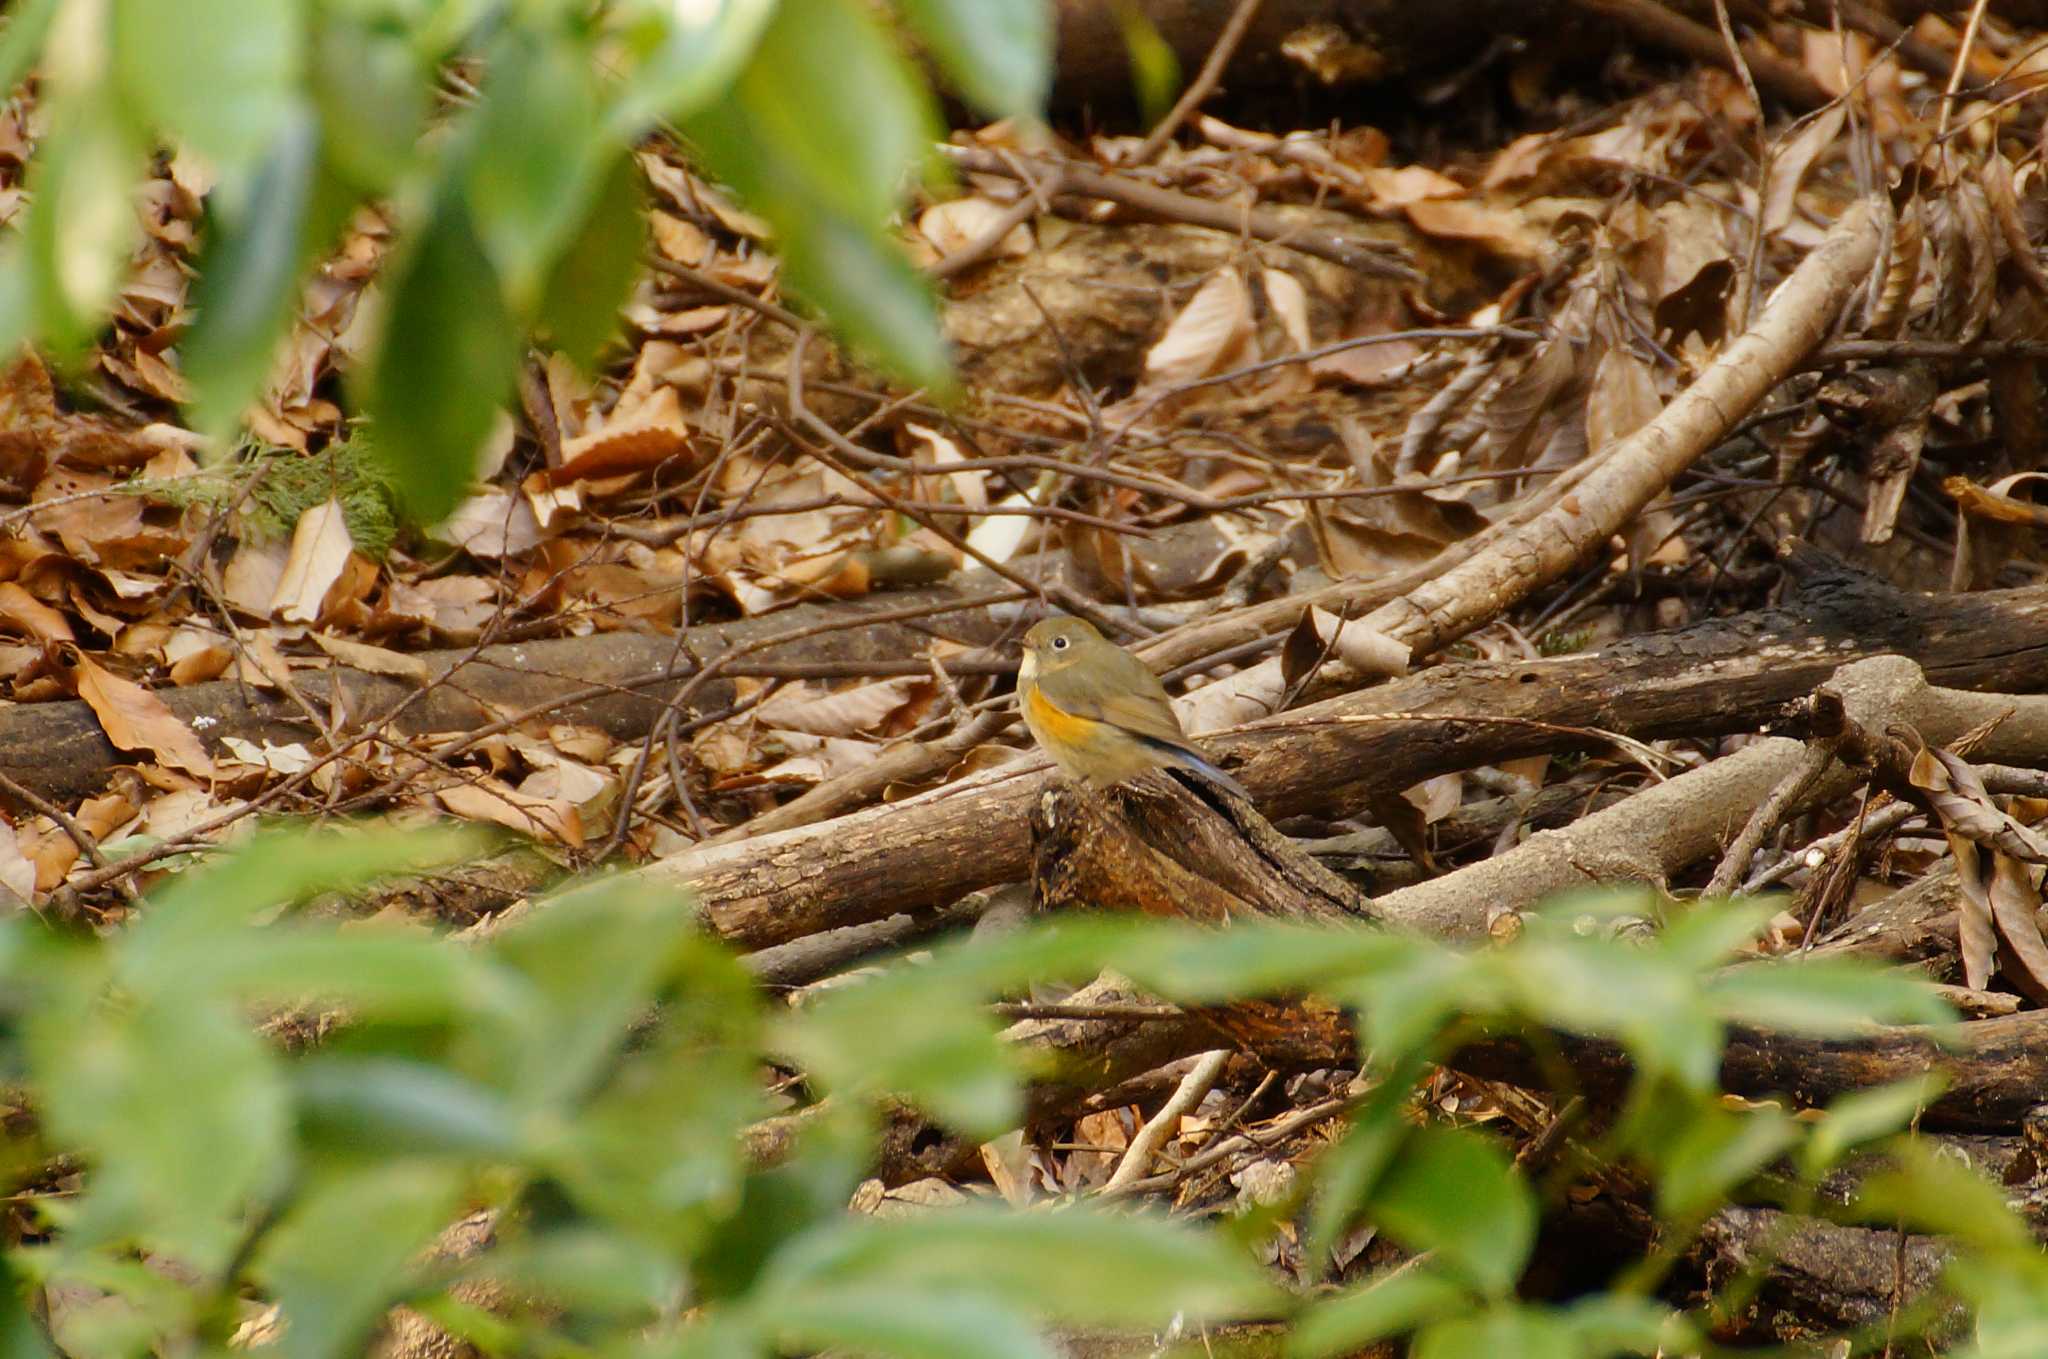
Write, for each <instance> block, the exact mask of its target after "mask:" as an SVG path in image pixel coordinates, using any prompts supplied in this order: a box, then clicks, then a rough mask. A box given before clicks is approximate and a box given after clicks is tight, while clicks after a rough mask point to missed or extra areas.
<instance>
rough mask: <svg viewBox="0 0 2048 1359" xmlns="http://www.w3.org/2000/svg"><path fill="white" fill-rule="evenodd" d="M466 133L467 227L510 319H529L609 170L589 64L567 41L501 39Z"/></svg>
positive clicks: (531, 34) (511, 32)
mask: <svg viewBox="0 0 2048 1359" xmlns="http://www.w3.org/2000/svg"><path fill="white" fill-rule="evenodd" d="M489 66H490V70H489V74H488V75H487V77H486V78H485V81H484V97H483V103H482V105H481V107H479V108H478V109H477V111H476V114H475V116H474V118H473V119H472V120H471V122H470V124H469V126H468V127H467V129H466V130H465V131H466V135H467V137H468V155H467V157H466V170H465V191H466V192H467V194H468V195H469V208H470V216H471V219H472V220H473V221H474V222H475V223H476V226H477V233H478V235H479V236H480V237H481V239H482V240H483V244H484V249H485V250H486V251H487V252H488V253H489V254H490V257H491V261H492V263H493V264H495V265H496V266H497V271H498V277H499V279H500V280H501V281H502V283H503V286H504V290H505V297H506V299H507V301H508V302H509V303H510V305H511V307H512V309H513V310H514V311H515V312H518V313H521V314H527V313H530V312H531V311H532V310H533V308H534V307H535V306H536V305H537V304H538V302H539V300H540V294H541V290H542V288H543V287H544V286H545V284H546V281H547V275H548V272H549V270H550V268H551V267H552V266H553V265H554V262H555V259H556V256H557V255H558V253H559V252H560V250H561V248H562V245H563V244H564V242H566V241H567V240H568V239H569V236H570V234H571V233H572V232H573V231H575V230H576V228H577V227H578V226H579V225H580V224H581V223H582V222H583V221H584V219H585V218H586V216H587V215H588V209H589V202H590V196H591V194H592V191H593V190H595V189H596V188H597V187H598V180H597V177H596V173H595V172H597V171H600V170H602V169H604V168H606V166H605V164H604V162H603V161H601V159H600V156H599V152H600V150H601V149H602V148H600V146H599V143H598V102H597V84H596V75H595V72H594V71H593V69H592V56H591V54H590V52H589V51H588V50H586V48H585V47H584V45H583V44H582V43H581V42H579V41H575V40H573V39H572V37H571V36H570V35H569V34H566V33H557V32H536V31H533V30H531V29H528V28H512V29H508V30H507V31H506V32H505V34H504V35H503V36H502V37H501V38H500V40H499V41H498V42H497V43H496V44H495V45H494V47H493V48H492V52H491V58H490V63H489Z"/></svg>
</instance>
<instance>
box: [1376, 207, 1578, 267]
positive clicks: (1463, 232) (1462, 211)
mask: <svg viewBox="0 0 2048 1359" xmlns="http://www.w3.org/2000/svg"><path fill="white" fill-rule="evenodd" d="M1401 211H1402V212H1403V213H1404V214H1405V215H1406V216H1407V218H1408V220H1409V222H1410V223H1412V224H1413V225H1414V227H1415V229H1416V230H1417V231H1420V232H1422V233H1423V234H1424V235H1426V236H1442V237H1446V238H1448V239H1451V240H1460V241H1476V242H1478V243H1479V244H1481V245H1484V246H1487V247H1489V248H1491V249H1493V250H1496V251H1498V252H1499V253H1501V254H1503V255H1507V256H1509V257H1511V258H1514V259H1522V260H1535V259H1541V258H1542V256H1543V248H1544V238H1543V235H1542V233H1540V232H1537V231H1535V230H1532V229H1531V228H1530V226H1529V224H1528V223H1527V222H1526V221H1524V220H1523V219H1522V218H1521V217H1520V216H1519V215H1517V214H1515V213H1513V212H1509V211H1508V210H1506V209H1505V208H1496V207H1493V206H1491V205H1490V204H1486V203H1475V202H1473V201H1471V200H1470V199H1463V198H1459V199H1439V198H1431V199H1424V200H1423V201H1421V202H1418V203H1410V204H1408V205H1407V206H1406V207H1404V208H1403V209H1402V210H1401Z"/></svg>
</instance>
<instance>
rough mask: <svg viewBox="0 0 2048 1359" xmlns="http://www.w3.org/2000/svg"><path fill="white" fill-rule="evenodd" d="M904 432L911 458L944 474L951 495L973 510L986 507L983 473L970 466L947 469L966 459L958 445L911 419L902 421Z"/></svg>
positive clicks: (936, 431)
mask: <svg viewBox="0 0 2048 1359" xmlns="http://www.w3.org/2000/svg"><path fill="white" fill-rule="evenodd" d="M903 432H904V433H905V434H906V435H908V436H909V438H910V441H911V448H910V456H911V458H912V459H913V460H914V461H916V462H919V463H921V464H923V465H925V466H928V467H931V468H934V469H935V470H937V471H938V472H940V473H941V474H943V475H944V476H945V478H946V480H947V482H948V483H949V484H950V485H951V486H952V488H953V495H954V498H955V499H957V500H958V501H959V502H960V503H961V504H962V505H965V506H967V507H968V508H969V509H973V510H985V509H987V508H988V486H987V484H986V483H985V482H984V481H983V480H982V475H983V474H982V473H980V472H976V471H969V470H965V469H962V470H957V471H950V472H949V471H947V470H946V469H947V468H948V467H949V466H952V465H954V464H958V463H963V462H965V461H967V455H966V454H965V453H963V452H962V451H961V449H960V445H959V444H957V443H955V442H954V441H953V440H951V439H950V438H948V437H946V436H945V435H944V434H941V433H940V432H939V431H938V430H935V429H932V428H931V427H929V426H927V425H920V424H918V423H917V422H916V421H914V420H909V421H905V422H904V425H903Z"/></svg>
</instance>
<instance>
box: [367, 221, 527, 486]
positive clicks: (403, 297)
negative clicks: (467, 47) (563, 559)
mask: <svg viewBox="0 0 2048 1359" xmlns="http://www.w3.org/2000/svg"><path fill="white" fill-rule="evenodd" d="M386 277H387V279H388V280H389V282H388V284H387V286H388V288H389V289H390V301H389V302H388V303H387V304H386V312H385V317H384V325H383V334H382V336H381V338H380V340H379V342H378V345H377V348H376V353H375V355H374V356H373V357H372V358H371V360H370V368H371V378H370V394H369V401H368V403H367V405H368V408H369V411H370V415H371V419H372V421H373V422H374V424H375V428H376V431H377V449H378V451H379V453H380V454H381V455H382V456H383V457H384V459H385V462H386V465H387V467H388V468H389V470H390V472H391V476H392V480H393V482H394V483H395V484H396V485H397V487H398V490H399V494H400V497H401V499H403V500H404V502H405V504H406V507H407V509H408V510H409V511H410V513H411V515H412V517H413V518H414V519H416V520H418V521H420V522H422V523H438V522H439V521H440V520H442V519H444V518H446V517H447V515H448V512H449V511H450V510H452V509H454V508H455V506H456V505H457V504H459V503H460V502H461V500H462V497H463V495H464V494H465V493H466V492H467V491H468V489H469V486H470V483H471V482H472V481H473V480H474V479H475V475H476V458H477V453H478V451H479V450H480V449H481V448H482V447H483V444H484V440H485V439H486V438H488V437H489V436H490V433H491V429H492V427H493V426H494V425H495V424H496V423H497V420H498V415H499V411H500V409H501V408H502V406H503V404H504V399H505V396H506V394H507V393H508V392H509V391H510V390H511V387H512V379H513V374H514V371H515V369H516V368H517V366H518V362H519V353H520V339H519V332H518V328H517V326H516V325H515V323H514V322H513V319H512V316H511V313H510V312H509V311H508V310H507V309H506V306H505V298H504V295H503V293H502V292H501V291H500V289H499V283H498V272H497V270H496V268H495V267H493V265H492V264H491V260H490V257H489V255H488V254H487V253H486V252H485V250H484V248H483V243H482V242H481V241H480V240H479V239H478V238H477V234H476V228H475V225H474V224H473V223H472V221H471V219H470V215H469V209H468V207H467V206H466V205H465V203H464V200H463V198H462V196H461V195H460V194H459V193H455V192H452V191H451V190H450V186H448V185H446V184H444V185H442V186H441V192H440V193H439V194H438V195H437V197H436V199H435V201H434V204H433V207H432V210H431V212H430V213H429V215H428V217H427V219H426V220H425V221H424V222H422V223H420V225H419V227H418V229H417V230H416V231H415V232H414V234H413V236H412V239H411V240H410V242H409V243H408V245H407V247H406V248H405V250H404V251H403V253H402V255H401V257H400V258H399V259H398V260H397V261H396V262H395V263H394V265H393V266H392V267H391V269H390V270H389V272H388V273H387V275H386Z"/></svg>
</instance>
